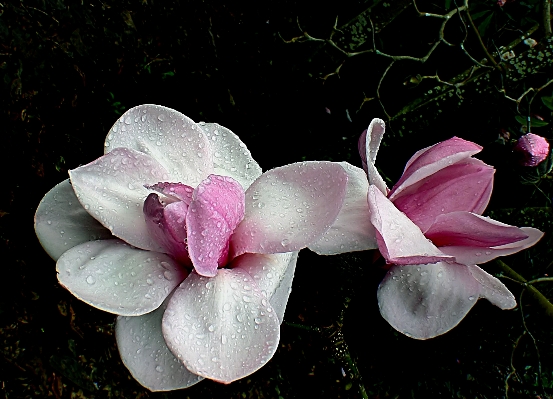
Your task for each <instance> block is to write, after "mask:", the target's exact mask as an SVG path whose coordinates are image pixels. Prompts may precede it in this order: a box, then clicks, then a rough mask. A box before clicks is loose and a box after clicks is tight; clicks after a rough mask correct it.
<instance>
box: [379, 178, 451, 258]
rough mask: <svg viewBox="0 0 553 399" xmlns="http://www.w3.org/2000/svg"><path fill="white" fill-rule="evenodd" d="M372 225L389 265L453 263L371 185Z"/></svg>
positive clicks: (381, 251)
mask: <svg viewBox="0 0 553 399" xmlns="http://www.w3.org/2000/svg"><path fill="white" fill-rule="evenodd" d="M368 201H369V207H370V210H371V222H372V224H373V225H374V227H375V229H376V231H377V241H378V248H379V249H380V253H381V254H382V256H384V258H385V259H386V261H387V262H388V263H392V264H395V265H418V264H423V263H435V262H439V261H454V258H453V257H451V256H448V255H446V254H444V253H442V252H441V251H440V250H439V249H438V248H436V246H434V244H432V243H431V242H430V241H428V240H427V239H426V237H425V236H424V235H423V234H422V232H421V231H420V229H419V228H418V227H417V226H416V225H415V224H414V223H413V222H412V221H411V220H410V219H409V218H408V217H407V216H405V214H403V213H402V212H401V211H399V210H398V209H397V208H396V207H395V206H394V204H392V202H391V201H390V200H389V199H388V198H386V197H385V196H384V194H382V192H381V191H380V190H379V189H378V188H377V187H375V186H373V185H371V186H369V194H368Z"/></svg>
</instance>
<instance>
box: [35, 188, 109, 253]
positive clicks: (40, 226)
mask: <svg viewBox="0 0 553 399" xmlns="http://www.w3.org/2000/svg"><path fill="white" fill-rule="evenodd" d="M35 232H36V235H37V237H38V240H39V241H40V243H41V244H42V246H43V247H44V249H45V250H46V252H47V253H48V255H50V256H51V257H52V258H53V259H54V260H58V258H59V257H60V256H61V255H62V254H63V253H64V252H65V251H67V250H69V249H71V248H73V247H74V246H76V245H79V244H82V243H83V242H87V241H94V240H99V239H106V238H109V237H111V232H110V231H109V230H108V229H106V228H105V227H104V226H102V225H101V224H100V223H99V222H98V221H97V220H96V219H94V218H93V217H92V216H90V214H89V213H88V212H87V211H86V210H85V209H84V208H83V207H82V205H81V204H80V202H79V200H78V199H77V197H76V196H75V192H74V191H73V187H72V186H71V183H69V179H66V180H64V181H62V182H61V183H59V184H58V185H57V186H55V187H54V188H53V189H51V190H50V191H48V192H47V193H46V195H45V196H44V198H42V200H41V201H40V204H39V205H38V208H37V210H36V213H35Z"/></svg>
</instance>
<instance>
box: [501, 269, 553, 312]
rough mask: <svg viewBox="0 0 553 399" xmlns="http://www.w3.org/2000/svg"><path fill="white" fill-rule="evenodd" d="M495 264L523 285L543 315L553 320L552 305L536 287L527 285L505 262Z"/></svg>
mask: <svg viewBox="0 0 553 399" xmlns="http://www.w3.org/2000/svg"><path fill="white" fill-rule="evenodd" d="M495 263H496V264H497V265H498V266H499V268H500V269H501V271H502V272H503V273H504V274H505V275H506V276H507V277H510V278H512V279H513V280H515V281H518V282H519V283H521V284H522V285H524V286H525V288H526V289H527V290H528V292H529V293H530V294H531V295H532V297H533V298H534V299H535V300H536V301H537V302H538V304H539V305H540V306H541V307H542V308H543V310H545V314H546V315H547V316H549V317H551V318H553V304H551V302H549V300H548V299H547V298H546V297H545V296H544V295H543V294H542V293H541V292H540V291H538V289H537V288H536V287H534V286H533V285H530V284H528V281H527V280H526V279H525V278H524V277H522V276H521V275H520V274H518V273H517V272H515V271H514V270H513V269H511V268H510V267H509V266H508V265H507V264H506V263H505V262H503V261H501V260H499V259H496V260H495Z"/></svg>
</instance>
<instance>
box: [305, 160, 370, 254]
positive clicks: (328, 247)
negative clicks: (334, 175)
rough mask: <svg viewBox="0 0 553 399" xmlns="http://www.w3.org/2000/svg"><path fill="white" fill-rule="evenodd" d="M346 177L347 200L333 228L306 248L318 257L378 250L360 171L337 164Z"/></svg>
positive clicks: (367, 183)
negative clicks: (340, 166) (342, 169)
mask: <svg viewBox="0 0 553 399" xmlns="http://www.w3.org/2000/svg"><path fill="white" fill-rule="evenodd" d="M339 164H340V165H342V167H343V168H344V170H345V171H346V173H347V174H348V184H347V187H346V198H345V199H344V205H343V206H342V209H341V210H340V213H339V214H338V217H337V218H336V221H335V222H334V224H333V225H332V226H331V227H330V229H328V230H327V231H326V233H324V234H323V235H322V236H321V238H319V239H318V240H317V241H315V242H313V243H311V244H309V246H308V248H309V249H311V250H312V251H315V252H316V253H318V254H319V255H335V254H341V253H344V252H353V251H366V250H368V249H375V248H378V245H377V243H376V232H375V230H374V226H373V225H372V223H371V215H370V211H369V205H368V203H367V191H368V189H369V182H368V181H367V177H366V175H365V172H364V171H363V169H360V168H358V167H356V166H353V165H350V164H349V163H347V162H340V163H339Z"/></svg>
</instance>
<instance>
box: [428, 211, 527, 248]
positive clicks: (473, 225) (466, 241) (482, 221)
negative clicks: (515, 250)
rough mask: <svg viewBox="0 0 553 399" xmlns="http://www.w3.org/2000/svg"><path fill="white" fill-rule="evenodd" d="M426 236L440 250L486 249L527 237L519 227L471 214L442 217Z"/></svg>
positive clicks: (458, 213) (456, 213)
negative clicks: (447, 247) (450, 248)
mask: <svg viewBox="0 0 553 399" xmlns="http://www.w3.org/2000/svg"><path fill="white" fill-rule="evenodd" d="M424 235H425V236H426V238H428V239H430V240H432V242H433V243H434V245H436V246H438V247H444V246H449V245H453V246H469V247H470V246H472V247H482V248H486V247H495V246H498V245H505V244H511V243H515V242H517V241H521V240H524V239H526V238H528V235H527V234H526V233H525V232H524V231H523V230H521V229H519V228H518V227H514V226H510V225H508V224H504V223H501V222H498V221H496V220H493V219H490V218H486V217H483V216H480V215H475V214H474V213H470V212H452V213H448V214H445V215H440V216H438V217H437V218H436V221H435V222H434V224H433V225H432V226H431V227H430V229H429V230H428V231H426V233H425V234H424Z"/></svg>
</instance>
